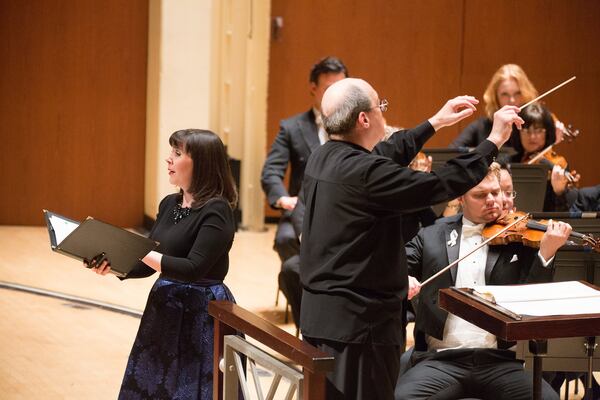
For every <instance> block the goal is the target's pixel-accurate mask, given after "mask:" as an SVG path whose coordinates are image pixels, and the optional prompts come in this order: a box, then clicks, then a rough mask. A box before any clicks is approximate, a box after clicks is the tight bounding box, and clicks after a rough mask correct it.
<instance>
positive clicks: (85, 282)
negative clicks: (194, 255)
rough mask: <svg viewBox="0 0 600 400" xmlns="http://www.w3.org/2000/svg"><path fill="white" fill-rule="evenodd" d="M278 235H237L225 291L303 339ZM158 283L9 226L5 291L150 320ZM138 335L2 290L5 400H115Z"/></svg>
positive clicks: (0, 257)
mask: <svg viewBox="0 0 600 400" xmlns="http://www.w3.org/2000/svg"><path fill="white" fill-rule="evenodd" d="M274 233H275V226H274V225H267V230H266V231H264V232H248V231H240V232H238V233H237V234H236V238H235V241H234V245H233V248H232V251H231V253H230V256H231V258H230V270H229V274H228V276H227V279H226V280H225V283H226V284H227V285H228V286H229V288H230V289H231V291H232V292H233V294H234V296H235V297H236V300H237V302H238V304H240V305H241V306H242V307H244V308H246V309H248V310H250V311H252V312H254V313H257V314H259V315H260V316H262V317H263V318H265V319H267V320H269V321H271V322H273V323H274V324H276V325H278V326H279V327H280V328H282V329H284V330H286V331H288V332H290V333H292V334H294V333H295V326H294V325H293V323H288V324H285V323H284V307H285V297H284V296H283V294H280V297H279V305H278V306H277V307H276V306H275V296H276V291H277V274H278V272H279V269H280V263H279V259H278V257H277V255H276V254H275V252H274V251H273V250H272V244H273V236H274ZM155 279H156V278H155V277H150V278H146V279H132V280H127V281H124V282H121V281H119V280H118V279H117V278H116V277H114V276H112V275H110V276H104V277H103V276H98V275H96V274H94V273H91V272H90V271H89V270H87V269H85V268H84V267H83V266H82V265H81V264H80V263H78V262H77V261H75V260H72V259H70V258H68V257H64V256H61V255H59V254H56V253H54V252H52V251H51V250H50V246H49V242H48V234H47V231H46V229H45V228H43V227H20V226H19V227H16V226H0V282H2V283H8V284H18V285H23V286H26V287H32V288H39V289H44V290H47V291H52V292H57V293H61V294H66V295H73V296H78V297H83V298H87V299H92V300H96V301H100V302H106V303H111V304H116V305H119V306H124V307H128V308H131V309H134V310H140V311H141V310H143V308H144V305H145V302H146V298H147V295H148V292H149V290H150V287H151V286H152V284H153V283H154V281H155ZM290 322H291V316H290ZM138 325H139V319H137V318H135V317H132V316H128V315H123V314H119V313H115V312H112V311H106V310H102V309H98V308H96V307H88V306H82V305H79V304H77V303H73V302H71V301H66V300H59V299H56V298H52V297H45V296H40V295H37V294H32V293H28V292H23V291H16V290H11V289H6V288H0V338H2V340H0V398H2V399H37V398H44V399H90V400H91V399H102V400H104V399H115V398H116V397H117V393H118V390H119V386H120V383H121V379H122V377H123V371H124V369H125V364H126V362H127V357H128V355H129V351H130V349H131V345H132V343H133V340H134V338H135V334H136V332H137V328H138ZM411 331H412V329H411V327H409V332H411ZM410 341H412V338H409V345H410V344H411V343H410ZM264 372H265V373H264V374H262V373H261V374H260V375H261V381H263V380H264V381H265V383H263V388H264V387H265V386H264V385H265V384H268V380H269V374H268V373H267V372H266V371H264ZM596 375H598V374H596ZM573 386H574V385H571V392H573ZM278 397H279V396H278ZM282 397H283V396H282ZM570 398H571V399H578V398H581V396H576V395H575V396H573V395H571V397H570Z"/></svg>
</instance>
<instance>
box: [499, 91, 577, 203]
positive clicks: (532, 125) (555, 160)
mask: <svg viewBox="0 0 600 400" xmlns="http://www.w3.org/2000/svg"><path fill="white" fill-rule="evenodd" d="M519 116H520V117H521V118H522V119H523V120H524V121H525V123H524V124H523V126H522V127H521V129H520V130H519V129H517V128H514V129H513V132H512V137H511V142H512V145H513V147H514V149H515V151H516V154H514V155H512V156H511V157H510V158H509V159H508V160H506V161H508V162H510V163H526V162H528V161H529V160H530V159H531V158H533V157H534V156H536V155H537V153H539V152H540V151H542V150H544V149H546V148H547V147H548V146H550V145H553V144H554V143H555V142H556V126H555V124H554V119H553V118H552V115H551V114H550V112H549V111H548V109H547V108H546V107H544V106H543V105H541V104H539V103H534V104H532V105H530V106H528V107H525V108H524V109H523V110H522V111H521V112H520V113H519ZM541 162H542V163H543V164H546V165H548V166H549V167H551V169H552V172H551V174H550V178H549V180H548V185H547V186H546V195H545V197H544V211H567V210H568V209H569V207H570V205H571V204H572V203H573V201H574V200H575V198H574V197H576V195H577V194H576V193H575V192H572V191H570V190H569V182H570V181H572V183H576V182H577V181H578V180H579V178H580V177H579V174H577V173H576V171H569V167H568V165H567V163H566V160H565V159H564V158H563V157H561V156H557V155H556V154H552V152H548V153H547V157H543V158H542V160H541ZM560 164H562V166H561V165H560Z"/></svg>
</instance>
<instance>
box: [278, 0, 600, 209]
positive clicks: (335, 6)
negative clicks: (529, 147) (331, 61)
mask: <svg viewBox="0 0 600 400" xmlns="http://www.w3.org/2000/svg"><path fill="white" fill-rule="evenodd" d="M272 16H273V17H282V18H283V29H282V30H281V35H280V37H279V38H272V40H271V52H270V60H269V99H268V107H269V108H268V133H267V136H268V140H267V142H268V145H269V147H270V145H271V143H272V142H273V139H274V137H275V135H276V133H277V130H278V124H279V120H281V119H282V118H286V117H288V116H291V115H293V114H295V113H298V112H301V111H305V110H307V109H308V108H309V107H310V104H311V98H310V96H309V91H308V84H307V81H308V71H309V69H310V67H311V65H312V64H313V63H314V62H315V61H316V60H317V59H319V58H320V57H322V56H325V55H337V56H338V57H340V58H342V59H343V60H344V62H345V63H346V64H347V66H348V68H349V70H350V75H352V76H354V77H361V78H365V79H366V80H368V81H369V82H371V83H372V84H373V86H374V87H375V89H376V90H378V92H379V94H380V96H381V97H385V98H387V99H388V100H389V101H390V108H389V110H388V113H387V114H386V117H387V118H388V122H389V123H391V124H394V125H401V126H413V125H415V124H417V123H418V122H420V121H422V120H423V119H425V118H428V117H429V116H431V114H432V113H433V112H434V111H436V110H437V109H438V108H439V107H440V106H441V104H442V103H443V101H445V100H446V99H448V98H450V97H453V96H455V95H460V94H472V95H474V96H476V97H477V98H479V99H480V100H481V101H482V102H483V91H484V90H485V87H486V85H487V83H488V82H489V80H490V78H491V76H492V74H493V73H494V72H495V71H496V69H497V68H498V67H499V66H500V65H502V64H506V63H517V64H520V65H522V66H523V68H524V69H525V71H526V72H527V73H528V75H529V77H530V78H531V80H532V81H533V82H534V84H535V85H536V86H537V88H538V90H540V91H541V92H543V91H545V90H547V89H549V88H551V87H553V86H554V85H556V84H558V83H559V82H561V81H563V80H565V79H567V78H569V77H571V76H572V75H577V80H576V81H575V82H573V83H572V84H570V85H569V86H567V87H565V88H563V89H561V90H560V91H557V92H556V93H553V94H552V95H550V96H548V98H547V100H546V104H547V105H548V107H549V108H550V109H551V110H552V111H554V112H555V113H556V115H557V116H558V117H559V118H560V119H561V120H562V121H564V122H565V123H570V124H573V125H574V126H576V127H578V128H579V129H580V130H581V131H582V135H581V137H580V138H579V139H578V140H577V142H575V143H571V144H563V145H561V146H559V147H557V150H559V151H560V153H564V154H565V156H567V159H568V160H569V162H570V164H571V166H572V168H575V169H577V170H578V171H579V172H581V173H582V175H583V177H582V185H593V184H599V183H600V172H598V168H597V167H596V166H595V165H594V164H593V162H594V160H595V159H596V158H597V156H595V152H596V151H597V150H598V149H600V134H598V132H597V131H598V127H599V126H600V112H599V111H600V110H599V107H598V101H597V100H596V97H597V93H600V46H599V45H598V43H600V24H598V23H597V22H598V21H600V2H595V1H587V0H574V1H568V2H565V1H559V0H550V1H545V0H521V1H517V0H507V1H501V2H499V1H493V0H463V1H402V2H390V1H384V0H374V1H366V0H362V1H361V0H354V1H343V0H334V1H329V2H321V1H317V0H310V1H309V0H307V1H303V2H290V1H285V0H272ZM479 109H480V111H479V112H478V115H483V109H484V107H483V104H481V106H480V107H479ZM473 119H474V118H473ZM473 119H470V120H467V121H465V122H463V123H461V124H460V125H458V126H456V127H451V128H445V129H443V130H441V131H440V132H438V133H437V134H436V136H434V137H433V138H432V139H431V140H430V141H429V142H428V146H429V147H443V146H446V145H447V144H448V143H450V141H451V140H452V139H453V138H454V137H455V135H457V134H458V132H459V131H460V130H461V129H462V128H463V127H464V126H466V125H467V124H468V123H469V122H470V121H472V120H473ZM266 213H267V216H276V215H277V213H276V212H273V211H272V210H270V209H269V207H268V206H266Z"/></svg>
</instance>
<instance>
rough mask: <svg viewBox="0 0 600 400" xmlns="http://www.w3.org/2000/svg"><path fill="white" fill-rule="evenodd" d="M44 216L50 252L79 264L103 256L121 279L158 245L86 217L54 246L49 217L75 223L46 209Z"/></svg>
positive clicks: (54, 239) (150, 240)
mask: <svg viewBox="0 0 600 400" xmlns="http://www.w3.org/2000/svg"><path fill="white" fill-rule="evenodd" d="M44 214H45V216H46V221H47V223H48V232H49V234H50V244H51V247H52V250H54V251H56V252H58V253H61V254H64V255H67V256H69V257H73V258H75V259H78V260H81V261H83V260H84V259H85V260H91V259H92V258H93V257H95V256H97V255H98V254H100V253H105V255H106V258H107V259H108V260H109V261H110V268H111V272H112V273H113V274H115V275H117V276H120V277H125V276H127V274H128V273H129V272H130V271H131V270H132V269H133V267H135V265H136V264H137V263H138V262H139V260H141V259H142V258H143V257H144V256H145V255H146V254H148V253H149V252H150V251H151V250H154V249H155V248H156V246H158V242H155V241H154V240H152V239H148V238H146V237H144V236H140V235H137V234H135V233H133V232H129V231H127V230H125V229H122V228H119V227H117V226H114V225H111V224H107V223H106V222H102V221H99V220H97V219H93V218H92V217H88V218H87V219H86V220H85V221H83V222H82V223H81V224H79V226H78V227H77V228H75V229H74V230H73V231H72V232H71V233H70V234H69V235H68V236H66V237H65V238H64V239H63V240H62V241H61V242H60V243H56V236H55V234H54V229H53V227H52V223H51V221H50V218H49V216H50V215H54V216H57V217H60V218H63V219H66V220H68V221H71V222H74V221H72V220H69V219H68V218H65V217H62V216H59V215H58V214H55V213H51V212H49V211H46V210H44Z"/></svg>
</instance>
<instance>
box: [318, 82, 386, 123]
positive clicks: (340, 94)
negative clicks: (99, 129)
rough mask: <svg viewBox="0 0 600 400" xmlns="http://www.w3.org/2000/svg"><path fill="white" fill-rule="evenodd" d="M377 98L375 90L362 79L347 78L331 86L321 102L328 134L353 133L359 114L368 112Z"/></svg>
mask: <svg viewBox="0 0 600 400" xmlns="http://www.w3.org/2000/svg"><path fill="white" fill-rule="evenodd" d="M376 98H377V93H376V92H375V90H374V89H373V88H372V87H371V85H369V84H368V83H367V82H365V81H364V80H362V79H356V78H346V79H342V80H341V81H337V82H336V83H334V84H333V85H331V86H330V87H329V88H328V89H327V91H326V92H325V94H324V95H323V100H322V102H321V109H322V111H323V125H324V127H325V130H326V131H327V133H329V134H330V135H346V134H349V133H352V132H353V131H354V128H355V125H356V122H357V120H358V116H359V114H360V113H361V112H368V111H369V110H370V109H371V108H372V107H373V103H374V101H375V100H376Z"/></svg>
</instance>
